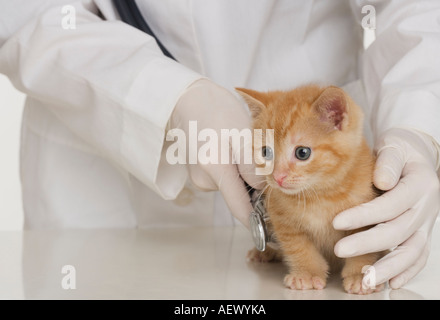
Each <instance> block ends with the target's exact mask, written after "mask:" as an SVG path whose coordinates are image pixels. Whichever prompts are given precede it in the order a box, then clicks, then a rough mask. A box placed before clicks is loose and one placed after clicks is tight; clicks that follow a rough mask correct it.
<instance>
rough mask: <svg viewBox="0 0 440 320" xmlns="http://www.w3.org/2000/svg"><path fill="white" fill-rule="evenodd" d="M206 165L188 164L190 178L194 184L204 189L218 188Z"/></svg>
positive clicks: (212, 189)
mask: <svg viewBox="0 0 440 320" xmlns="http://www.w3.org/2000/svg"><path fill="white" fill-rule="evenodd" d="M207 170H208V168H207V167H206V166H205V165H188V173H189V178H190V179H191V182H192V183H193V185H194V186H195V187H197V188H199V189H200V190H202V191H215V190H218V186H217V183H216V181H215V180H214V179H213V177H212V176H211V174H210V173H209V172H208V171H207Z"/></svg>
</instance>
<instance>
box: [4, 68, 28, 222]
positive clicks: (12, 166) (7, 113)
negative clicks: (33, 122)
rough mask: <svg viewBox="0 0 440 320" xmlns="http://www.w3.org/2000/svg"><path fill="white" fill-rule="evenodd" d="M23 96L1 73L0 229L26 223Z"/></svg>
mask: <svg viewBox="0 0 440 320" xmlns="http://www.w3.org/2000/svg"><path fill="white" fill-rule="evenodd" d="M24 99H25V95H24V94H23V93H21V92H19V91H17V90H16V89H15V88H14V87H13V86H12V85H11V83H10V82H9V80H8V78H6V77H5V76H4V75H2V74H0V150H1V151H0V230H20V229H21V228H22V224H23V210H22V204H21V189H20V178H19V146H20V128H21V115H22V111H23V103H24Z"/></svg>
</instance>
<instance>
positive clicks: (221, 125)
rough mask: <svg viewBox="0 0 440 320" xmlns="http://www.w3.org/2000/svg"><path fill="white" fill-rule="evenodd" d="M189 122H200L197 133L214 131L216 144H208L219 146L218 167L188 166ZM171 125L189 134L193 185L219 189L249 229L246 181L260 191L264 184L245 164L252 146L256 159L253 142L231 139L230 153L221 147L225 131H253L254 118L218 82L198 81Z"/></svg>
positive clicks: (179, 106)
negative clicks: (245, 156) (233, 140)
mask: <svg viewBox="0 0 440 320" xmlns="http://www.w3.org/2000/svg"><path fill="white" fill-rule="evenodd" d="M190 121H197V130H198V132H200V131H201V130H203V129H212V130H213V131H211V132H215V133H216V135H217V137H218V140H217V141H209V138H208V139H207V141H209V142H212V143H214V145H215V143H217V146H218V147H217V146H215V149H216V151H218V164H203V163H201V162H200V161H199V160H200V159H197V163H196V164H190V163H189V159H188V158H189V153H190V152H192V151H191V150H190V149H191V144H192V143H193V142H191V141H189V139H190V138H191V136H190V134H189V131H190V128H189V122H190ZM193 125H194V123H193ZM170 126H171V127H172V128H180V129H182V130H183V131H184V132H185V133H186V137H187V142H188V148H187V150H188V154H187V165H188V169H189V176H190V178H191V180H192V182H193V184H194V185H195V186H196V187H198V188H200V189H202V190H204V191H214V190H219V191H220V192H221V193H222V195H223V197H224V199H225V201H226V203H227V205H228V207H229V209H230V210H231V212H232V214H233V215H234V216H235V217H236V218H237V219H238V220H239V221H240V222H242V223H243V224H244V225H245V226H246V227H249V215H250V212H251V211H252V206H251V204H250V197H249V194H248V191H247V189H246V187H245V184H244V181H243V180H245V181H246V182H247V183H248V184H249V185H250V186H252V187H254V188H256V189H261V187H263V184H264V181H265V180H264V177H263V176H256V175H255V167H254V165H253V164H245V163H244V160H245V159H244V149H246V148H247V149H248V150H249V147H250V150H251V161H252V159H253V155H252V141H250V145H247V146H245V144H244V143H243V141H242V143H240V145H239V146H237V145H236V144H234V143H231V141H232V140H230V141H229V142H230V143H228V145H227V146H226V149H229V150H222V148H221V147H222V144H221V130H222V129H234V128H235V129H238V130H239V131H240V130H242V129H245V128H246V129H250V128H251V117H250V115H249V113H248V112H247V110H246V109H245V107H244V106H243V104H242V103H241V102H240V101H239V100H238V99H237V98H235V96H234V95H232V93H230V92H229V91H228V90H226V89H224V88H222V87H220V86H218V85H216V84H215V83H213V82H211V81H209V80H207V79H202V80H198V81H197V82H195V83H194V84H193V85H191V87H190V88H189V89H188V90H187V91H186V92H185V93H184V94H183V95H182V97H181V98H180V99H179V101H178V103H177V105H176V108H175V109H174V112H173V115H172V117H171V120H170ZM195 138H197V137H195ZM206 143H207V142H205V141H202V142H199V143H198V145H197V150H198V149H199V148H200V146H203V145H204V144H206ZM225 152H229V157H228V161H227V164H221V162H222V161H221V156H222V155H223V156H224V155H225V154H226V155H227V153H225ZM238 153H240V155H238ZM201 154H202V155H203V154H205V153H204V152H203V153H201ZM233 158H235V160H236V161H235V163H233V161H232V159H233ZM193 160H194V159H193ZM247 162H249V161H247ZM252 162H253V161H252ZM236 163H238V164H236Z"/></svg>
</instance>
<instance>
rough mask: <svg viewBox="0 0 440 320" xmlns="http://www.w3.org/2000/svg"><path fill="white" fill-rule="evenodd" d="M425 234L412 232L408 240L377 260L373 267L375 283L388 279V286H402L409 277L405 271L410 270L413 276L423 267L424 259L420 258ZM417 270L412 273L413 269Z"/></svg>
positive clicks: (425, 239)
mask: <svg viewBox="0 0 440 320" xmlns="http://www.w3.org/2000/svg"><path fill="white" fill-rule="evenodd" d="M426 241H427V238H426V235H424V233H423V232H420V231H419V232H416V233H414V234H413V235H412V236H411V237H410V238H409V239H408V240H406V241H405V242H403V243H402V244H401V245H399V246H398V247H397V248H395V249H394V250H393V251H391V252H390V253H388V254H387V255H386V256H384V257H383V258H382V259H380V260H379V261H377V262H376V263H375V264H374V265H373V267H374V272H375V278H376V284H381V283H384V282H386V281H388V280H390V279H392V280H391V281H390V286H391V287H393V286H395V285H400V286H402V285H403V284H404V283H406V282H407V281H408V280H409V279H410V278H406V275H409V274H407V273H406V272H408V271H410V274H412V275H413V276H414V275H415V274H416V273H417V272H418V271H420V269H421V268H423V266H424V264H425V262H426V260H423V259H421V256H422V255H423V252H424V248H425V247H426ZM415 270H417V271H416V272H414V273H413V271H415Z"/></svg>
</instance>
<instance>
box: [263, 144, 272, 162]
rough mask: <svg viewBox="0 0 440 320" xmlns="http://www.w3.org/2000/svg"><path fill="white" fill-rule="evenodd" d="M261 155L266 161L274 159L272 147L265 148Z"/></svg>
mask: <svg viewBox="0 0 440 320" xmlns="http://www.w3.org/2000/svg"><path fill="white" fill-rule="evenodd" d="M261 155H262V156H263V158H264V159H266V160H272V159H273V151H272V148H271V147H267V146H265V147H263V148H261Z"/></svg>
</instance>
